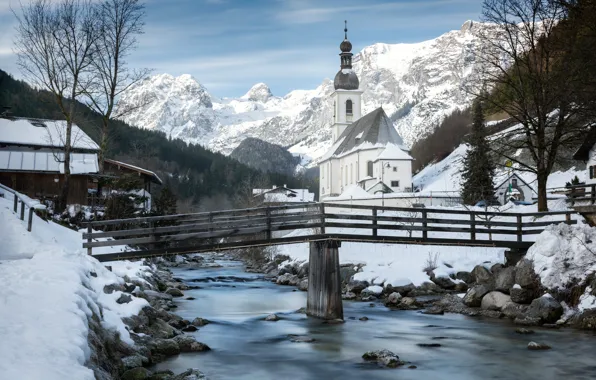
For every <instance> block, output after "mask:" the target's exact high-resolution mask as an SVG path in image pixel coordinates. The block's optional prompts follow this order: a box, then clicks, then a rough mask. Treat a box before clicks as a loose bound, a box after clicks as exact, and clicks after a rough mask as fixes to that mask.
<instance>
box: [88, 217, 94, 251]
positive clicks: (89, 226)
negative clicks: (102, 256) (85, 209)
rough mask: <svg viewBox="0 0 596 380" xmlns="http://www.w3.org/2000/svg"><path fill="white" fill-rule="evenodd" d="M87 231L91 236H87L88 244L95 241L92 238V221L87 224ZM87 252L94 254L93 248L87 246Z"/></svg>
mask: <svg viewBox="0 0 596 380" xmlns="http://www.w3.org/2000/svg"><path fill="white" fill-rule="evenodd" d="M87 233H88V234H89V236H87V243H88V244H91V242H92V241H93V240H92V239H91V233H93V228H92V227H91V223H88V224H87ZM87 254H88V255H89V256H92V255H93V248H91V247H87Z"/></svg>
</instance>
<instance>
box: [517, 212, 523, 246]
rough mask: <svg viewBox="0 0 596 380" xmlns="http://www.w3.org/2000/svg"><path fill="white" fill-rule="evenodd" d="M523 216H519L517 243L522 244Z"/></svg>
mask: <svg viewBox="0 0 596 380" xmlns="http://www.w3.org/2000/svg"><path fill="white" fill-rule="evenodd" d="M522 237H523V235H522V216H521V214H518V215H517V242H518V243H521V242H522Z"/></svg>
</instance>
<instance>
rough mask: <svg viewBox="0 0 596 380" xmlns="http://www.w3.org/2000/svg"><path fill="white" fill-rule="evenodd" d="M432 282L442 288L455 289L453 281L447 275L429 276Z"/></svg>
mask: <svg viewBox="0 0 596 380" xmlns="http://www.w3.org/2000/svg"><path fill="white" fill-rule="evenodd" d="M430 280H431V281H432V282H434V283H435V284H437V285H438V286H440V287H441V288H443V289H447V290H452V289H455V282H453V280H452V279H451V278H449V277H447V276H440V277H435V276H433V277H431V279H430Z"/></svg>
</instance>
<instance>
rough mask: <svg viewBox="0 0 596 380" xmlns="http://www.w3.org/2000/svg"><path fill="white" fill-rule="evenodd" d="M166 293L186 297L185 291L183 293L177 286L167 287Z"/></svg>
mask: <svg viewBox="0 0 596 380" xmlns="http://www.w3.org/2000/svg"><path fill="white" fill-rule="evenodd" d="M166 294H169V295H171V296H172V297H184V293H182V291H181V290H180V289H177V288H167V289H166Z"/></svg>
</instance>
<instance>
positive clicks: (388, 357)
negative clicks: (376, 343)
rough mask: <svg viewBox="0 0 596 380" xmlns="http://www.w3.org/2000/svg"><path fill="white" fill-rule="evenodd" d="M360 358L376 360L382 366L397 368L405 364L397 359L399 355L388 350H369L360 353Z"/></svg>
mask: <svg viewBox="0 0 596 380" xmlns="http://www.w3.org/2000/svg"><path fill="white" fill-rule="evenodd" d="M362 359H364V360H366V361H368V362H376V363H378V364H379V365H381V366H383V367H388V368H397V367H399V366H402V365H404V364H406V363H405V362H403V361H401V360H399V356H397V355H396V354H394V353H393V352H391V351H389V350H379V351H369V352H366V353H365V354H364V355H362Z"/></svg>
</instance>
